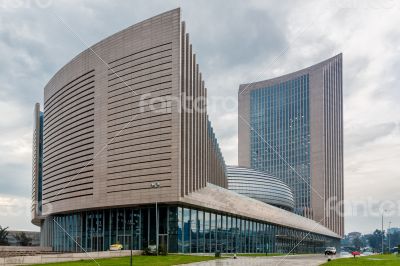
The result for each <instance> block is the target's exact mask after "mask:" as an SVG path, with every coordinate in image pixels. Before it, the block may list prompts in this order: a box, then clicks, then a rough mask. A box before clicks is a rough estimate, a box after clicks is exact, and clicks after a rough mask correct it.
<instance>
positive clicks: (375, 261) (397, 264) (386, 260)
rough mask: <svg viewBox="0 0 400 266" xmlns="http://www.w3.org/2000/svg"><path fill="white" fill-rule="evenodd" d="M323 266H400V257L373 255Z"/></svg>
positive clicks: (332, 262)
mask: <svg viewBox="0 0 400 266" xmlns="http://www.w3.org/2000/svg"><path fill="white" fill-rule="evenodd" d="M322 265H323V266H328V265H329V266H342V265H344V266H346V265H362V266H370V265H380V266H381V265H383V266H400V257H398V256H396V255H391V254H390V255H372V256H365V257H356V258H355V259H354V258H353V257H352V258H343V259H337V260H332V261H329V262H326V263H324V264H322Z"/></svg>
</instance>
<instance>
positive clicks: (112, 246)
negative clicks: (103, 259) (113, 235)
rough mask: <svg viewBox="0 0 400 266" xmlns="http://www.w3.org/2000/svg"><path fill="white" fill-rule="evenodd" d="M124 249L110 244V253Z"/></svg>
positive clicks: (119, 245) (118, 245)
mask: <svg viewBox="0 0 400 266" xmlns="http://www.w3.org/2000/svg"><path fill="white" fill-rule="evenodd" d="M123 248H124V247H123V246H122V245H121V244H112V245H111V246H110V251H117V250H122V249H123Z"/></svg>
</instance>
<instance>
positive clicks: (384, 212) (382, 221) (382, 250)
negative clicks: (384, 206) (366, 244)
mask: <svg viewBox="0 0 400 266" xmlns="http://www.w3.org/2000/svg"><path fill="white" fill-rule="evenodd" d="M385 211H386V210H384V211H383V212H382V255H383V238H384V235H385V234H384V233H383V214H384V213H385Z"/></svg>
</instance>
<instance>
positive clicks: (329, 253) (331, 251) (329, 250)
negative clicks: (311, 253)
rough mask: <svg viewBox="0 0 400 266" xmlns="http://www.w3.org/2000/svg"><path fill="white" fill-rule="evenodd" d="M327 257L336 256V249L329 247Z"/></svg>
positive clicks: (326, 251)
mask: <svg viewBox="0 0 400 266" xmlns="http://www.w3.org/2000/svg"><path fill="white" fill-rule="evenodd" d="M325 255H336V248H335V247H327V248H326V249H325Z"/></svg>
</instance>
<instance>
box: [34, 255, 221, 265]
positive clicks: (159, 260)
mask: <svg viewBox="0 0 400 266" xmlns="http://www.w3.org/2000/svg"><path fill="white" fill-rule="evenodd" d="M214 259H216V258H215V257H213V256H191V255H168V256H133V263H132V264H133V265H135V266H148V265H153V266H170V265H177V264H185V263H192V262H200V261H209V260H214ZM129 260H130V257H118V258H108V259H96V261H97V262H98V263H99V264H100V265H113V266H127V265H129ZM40 265H48V266H58V265H59V266H79V265H86V266H91V265H93V266H97V264H96V263H95V262H94V261H93V260H80V261H69V262H57V263H46V264H35V265H31V266H40Z"/></svg>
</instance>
